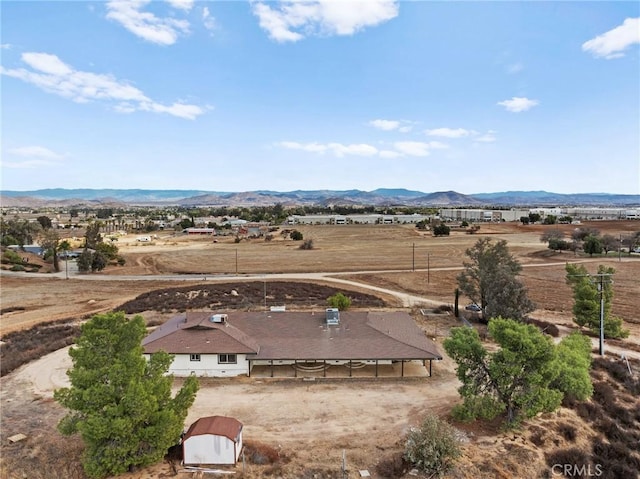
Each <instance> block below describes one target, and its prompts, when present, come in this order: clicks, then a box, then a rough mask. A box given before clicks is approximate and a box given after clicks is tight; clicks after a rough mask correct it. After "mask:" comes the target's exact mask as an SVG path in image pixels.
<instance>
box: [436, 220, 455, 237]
mask: <svg viewBox="0 0 640 479" xmlns="http://www.w3.org/2000/svg"><path fill="white" fill-rule="evenodd" d="M449 233H451V228H449V227H448V226H447V225H445V224H444V223H440V224H439V225H436V226H434V227H433V235H434V236H449Z"/></svg>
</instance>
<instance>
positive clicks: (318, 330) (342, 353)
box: [142, 308, 442, 377]
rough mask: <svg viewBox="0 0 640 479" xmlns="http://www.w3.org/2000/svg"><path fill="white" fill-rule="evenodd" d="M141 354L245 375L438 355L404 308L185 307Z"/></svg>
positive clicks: (182, 367) (179, 365) (185, 368)
mask: <svg viewBox="0 0 640 479" xmlns="http://www.w3.org/2000/svg"><path fill="white" fill-rule="evenodd" d="M142 345H143V347H144V354H145V356H146V357H150V355H151V354H153V353H156V352H159V351H166V352H168V353H170V354H173V355H174V359H173V362H172V364H171V366H170V368H169V373H171V374H174V375H175V376H182V377H184V376H189V375H191V374H194V375H196V376H199V377H228V376H240V375H246V376H250V375H251V371H252V369H253V368H254V367H255V366H267V367H270V369H271V375H272V376H273V374H274V366H292V367H293V368H294V371H296V372H295V375H296V376H297V371H298V370H300V371H305V370H306V369H305V368H309V369H308V370H314V372H323V371H324V372H325V375H326V368H327V367H329V366H346V367H347V368H349V376H351V371H352V370H353V368H359V367H366V366H372V367H373V368H374V369H375V375H376V376H377V375H378V366H379V365H393V364H394V363H401V364H400V366H401V375H402V376H404V364H405V362H412V361H421V362H422V364H423V365H425V366H426V361H429V375H431V362H432V361H433V360H440V359H442V356H441V355H440V353H439V352H438V350H437V348H436V345H435V344H434V343H433V342H432V341H431V340H430V339H429V338H427V337H426V335H425V333H424V332H423V331H422V330H421V329H420V328H418V326H417V325H416V324H415V322H414V321H413V319H412V318H411V316H410V315H409V314H407V313H406V312H393V311H370V312H364V311H338V310H337V309H333V308H329V309H327V311H326V312H322V313H315V312H289V311H282V312H245V311H235V312H233V313H229V314H222V313H217V314H212V313H210V312H205V311H188V312H187V313H185V314H182V315H179V316H176V317H174V318H172V319H170V320H169V321H167V322H166V323H164V324H163V325H161V326H160V327H158V328H157V329H156V330H154V331H153V332H152V333H150V334H149V335H148V336H147V337H146V338H145V339H144V340H143V341H142Z"/></svg>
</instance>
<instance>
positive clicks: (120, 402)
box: [54, 312, 198, 477]
mask: <svg viewBox="0 0 640 479" xmlns="http://www.w3.org/2000/svg"><path fill="white" fill-rule="evenodd" d="M145 334H146V328H145V324H144V319H143V318H142V317H141V316H135V317H134V318H132V319H127V318H126V317H125V315H124V313H122V312H113V313H106V314H99V315H96V316H94V317H93V318H91V319H90V320H89V321H88V322H86V323H85V324H83V325H82V327H81V334H80V336H79V338H78V339H77V341H76V345H75V346H73V347H72V348H71V349H70V350H69V355H70V356H71V359H72V361H73V366H72V368H71V369H70V370H69V371H68V372H67V375H68V376H69V379H70V381H71V386H70V387H68V388H62V389H58V390H56V391H55V393H54V398H55V400H56V401H58V402H59V403H60V404H61V405H62V406H63V407H64V408H66V409H68V410H69V413H68V414H67V415H66V416H65V417H64V418H63V419H62V420H61V421H60V423H59V426H58V427H59V429H60V431H61V432H62V433H63V434H65V435H71V434H74V433H79V434H80V435H81V437H82V439H83V442H84V445H85V451H84V454H83V458H82V462H83V466H84V469H85V472H86V473H87V475H88V476H90V477H104V476H107V475H117V474H121V473H123V472H126V471H127V470H130V469H132V468H135V467H145V466H148V465H150V464H153V463H156V462H158V461H160V460H161V459H162V458H163V457H164V455H165V454H166V452H167V449H168V448H169V447H170V446H172V445H174V444H176V443H177V442H178V440H179V439H180V434H181V433H182V431H183V428H184V421H185V419H186V416H187V412H188V409H189V408H190V407H191V405H192V404H193V401H194V399H195V395H196V392H197V390H198V381H197V379H196V378H195V377H193V376H191V377H189V378H187V379H186V380H185V381H184V383H183V385H182V387H181V388H180V390H179V391H178V392H177V393H176V394H175V396H173V397H172V395H171V385H172V382H173V379H172V377H171V376H167V375H166V372H167V371H168V369H169V366H170V364H171V361H172V356H170V355H169V354H167V353H164V352H160V353H155V354H152V355H151V357H150V359H149V360H147V359H145V357H144V356H143V348H142V345H141V341H142V339H143V338H144V336H145Z"/></svg>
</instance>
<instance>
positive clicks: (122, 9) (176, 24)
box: [107, 0, 193, 45]
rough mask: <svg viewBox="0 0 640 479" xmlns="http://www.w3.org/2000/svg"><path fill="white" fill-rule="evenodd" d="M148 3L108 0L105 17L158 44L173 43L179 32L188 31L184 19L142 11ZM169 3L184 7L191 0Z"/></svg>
mask: <svg viewBox="0 0 640 479" xmlns="http://www.w3.org/2000/svg"><path fill="white" fill-rule="evenodd" d="M148 3H149V0H109V1H108V2H107V10H108V13H107V18H108V19H109V20H114V21H116V22H118V23H119V24H121V25H122V26H123V27H124V28H126V29H127V30H129V31H130V32H131V33H133V34H134V35H137V36H138V37H140V38H142V39H144V40H146V41H148V42H152V43H157V44H159V45H173V44H174V43H175V42H176V41H177V40H178V36H179V35H180V34H185V33H188V32H189V22H188V21H186V20H178V19H176V18H171V17H167V18H161V17H157V16H155V15H154V14H153V13H151V12H144V11H142V9H143V8H144V7H145V6H146V5H147V4H148ZM170 3H171V5H173V6H174V7H175V6H177V5H181V6H180V7H179V8H181V9H185V6H186V5H188V4H190V3H193V2H189V1H180V0H172V1H171V2H170ZM189 8H191V7H189Z"/></svg>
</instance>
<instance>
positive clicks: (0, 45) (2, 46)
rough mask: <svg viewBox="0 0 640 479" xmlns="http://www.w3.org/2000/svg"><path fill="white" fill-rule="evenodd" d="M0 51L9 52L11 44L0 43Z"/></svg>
mask: <svg viewBox="0 0 640 479" xmlns="http://www.w3.org/2000/svg"><path fill="white" fill-rule="evenodd" d="M0 49H2V50H10V49H11V43H1V44H0Z"/></svg>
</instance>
